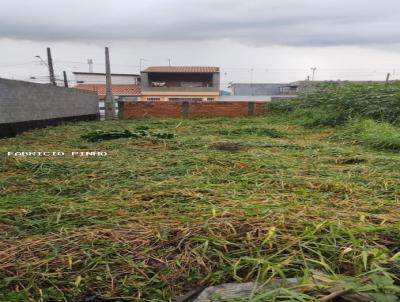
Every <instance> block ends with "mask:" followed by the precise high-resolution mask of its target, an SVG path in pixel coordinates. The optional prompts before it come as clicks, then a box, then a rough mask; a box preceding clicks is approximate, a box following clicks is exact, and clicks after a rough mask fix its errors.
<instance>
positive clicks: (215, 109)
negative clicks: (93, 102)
mask: <svg viewBox="0 0 400 302" xmlns="http://www.w3.org/2000/svg"><path fill="white" fill-rule="evenodd" d="M265 105H266V103H265V102H186V101H183V102H180V101H177V102H173V101H169V102H165V101H141V102H119V112H120V114H119V117H120V118H122V119H132V118H145V117H161V118H170V117H171V118H191V117H216V116H225V117H240V116H249V115H256V114H260V113H263V112H265Z"/></svg>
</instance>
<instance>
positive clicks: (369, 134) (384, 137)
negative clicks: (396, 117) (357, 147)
mask: <svg viewBox="0 0 400 302" xmlns="http://www.w3.org/2000/svg"><path fill="white" fill-rule="evenodd" d="M339 137H340V138H343V139H349V140H352V141H353V142H354V143H357V144H361V145H365V146H369V147H371V148H374V149H386V150H393V151H397V150H400V128H399V127H395V126H393V125H391V124H388V123H378V122H375V121H374V120H361V121H353V122H351V123H349V124H347V125H346V127H344V129H343V132H342V133H340V134H339Z"/></svg>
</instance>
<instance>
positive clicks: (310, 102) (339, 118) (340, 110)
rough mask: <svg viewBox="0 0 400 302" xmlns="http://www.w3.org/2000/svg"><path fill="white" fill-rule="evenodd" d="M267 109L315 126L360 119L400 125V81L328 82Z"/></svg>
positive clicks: (306, 124)
mask: <svg viewBox="0 0 400 302" xmlns="http://www.w3.org/2000/svg"><path fill="white" fill-rule="evenodd" d="M268 109H269V111H271V112H279V113H285V114H289V115H291V116H292V117H293V118H295V119H296V120H298V121H299V122H300V123H302V124H303V125H305V126H313V127H314V126H336V125H343V124H344V123H346V122H347V121H349V120H352V119H360V118H368V119H373V120H376V121H381V122H388V123H391V124H400V82H399V81H396V82H390V83H376V82H366V83H350V82H327V83H323V84H320V85H319V86H318V87H317V88H314V89H312V90H308V91H307V92H305V93H303V94H302V95H300V96H299V97H298V98H297V99H294V100H288V101H280V102H272V103H271V104H269V105H268Z"/></svg>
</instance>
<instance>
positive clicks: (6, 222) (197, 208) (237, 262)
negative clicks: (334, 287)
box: [0, 117, 400, 301]
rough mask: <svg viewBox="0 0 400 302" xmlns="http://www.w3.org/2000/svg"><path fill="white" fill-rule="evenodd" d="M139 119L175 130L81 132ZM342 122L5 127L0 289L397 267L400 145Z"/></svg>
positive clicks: (73, 295) (117, 292)
mask: <svg viewBox="0 0 400 302" xmlns="http://www.w3.org/2000/svg"><path fill="white" fill-rule="evenodd" d="M144 126H146V127H148V128H149V131H154V132H164V133H173V134H175V137H174V138H166V139H163V138H160V137H162V136H159V137H156V136H152V137H138V138H120V139H114V140H108V141H99V142H89V141H87V140H85V139H83V138H81V135H84V134H87V133H90V132H92V131H94V130H97V129H99V130H104V131H114V130H118V131H120V130H125V129H127V130H130V131H131V132H135V131H136V129H145V128H144ZM335 131H340V130H335ZM335 131H334V130H310V129H304V128H302V127H300V126H294V125H290V124H288V123H287V122H285V121H283V120H281V119H279V118H274V117H257V118H245V119H222V118H219V119H201V120H173V119H170V120H142V121H115V122H92V123H79V124H70V125H65V126H60V127H55V128H48V129H43V130H36V131H32V132H30V133H26V134H24V135H21V136H18V137H16V138H10V139H3V140H0V151H1V152H2V153H1V157H0V171H1V179H0V201H1V202H0V280H3V281H1V282H0V300H4V301H28V300H29V299H30V300H32V301H39V300H42V301H72V300H76V301H85V299H86V298H91V297H94V296H97V297H103V298H104V297H108V298H110V297H111V298H123V299H126V300H127V301H132V300H133V301H168V300H169V299H174V298H176V297H178V296H180V295H182V294H183V293H185V292H187V291H190V290H191V289H193V288H196V287H198V286H199V285H210V284H218V283H222V282H227V281H233V280H236V281H247V280H256V279H258V280H259V281H260V282H263V281H267V280H268V279H269V278H271V277H279V278H284V277H302V278H304V279H303V282H307V276H310V275H311V274H312V273H313V272H315V271H318V272H319V274H323V275H324V276H325V277H324V278H323V279H325V280H324V282H328V281H326V279H328V278H330V280H334V281H332V282H336V281H335V280H345V279H346V278H347V277H356V276H360V275H361V274H365V273H366V274H365V275H363V276H362V277H358V278H356V279H354V280H358V281H357V282H360V284H361V283H362V282H369V281H368V280H367V277H368V276H369V274H372V273H375V274H381V273H382V272H387V273H388V274H391V275H390V276H391V278H393V279H394V282H397V280H395V277H396V275H397V276H398V275H399V266H400V265H399V263H398V258H399V257H398V256H399V255H400V254H397V255H396V253H398V252H399V251H400V250H399V246H400V232H399V229H400V223H399V218H400V211H399V195H400V194H399V192H400V155H399V154H398V153H396V152H385V151H374V150H372V149H367V148H366V147H362V146H359V145H354V144H352V143H351V142H350V141H341V140H338V138H337V135H336V133H335ZM6 151H64V152H70V151H106V152H108V156H107V157H95V158H83V157H74V158H72V157H71V156H66V157H62V158H38V157H26V158H14V157H7V156H6V155H5V152H6ZM345 276H347V277H345ZM388 276H389V275H388ZM389 279H390V278H389ZM304 280H305V281H304ZM354 280H353V281H352V282H353V283H352V284H354V282H355V281H354ZM374 280H375V281H376V280H377V279H376V278H375V279H374ZM385 280H386V281H387V279H385ZM385 280H383V281H382V283H384V282H386V281H385ZM321 282H322V281H321ZM338 282H339V281H338ZM377 282H378V283H379V280H378V281H376V283H377ZM328 283H329V282H328ZM389 283H390V282H389ZM378 285H379V284H378ZM360 286H361V285H360ZM353 287H354V286H353ZM303 292H304V291H303ZM376 292H377V293H378V292H379V289H377V290H376ZM319 294H320V293H318V292H307V293H305V296H304V297H303V298H304V300H301V301H310V300H311V298H308V295H309V296H310V297H311V296H314V297H317V296H318V295H319ZM293 299H296V298H293ZM288 300H289V298H287V299H286V300H282V301H288ZM279 301H280V300H279ZM299 301H300V300H299ZM381 301H395V300H381Z"/></svg>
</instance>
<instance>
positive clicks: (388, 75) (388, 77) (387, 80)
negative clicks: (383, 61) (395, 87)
mask: <svg viewBox="0 0 400 302" xmlns="http://www.w3.org/2000/svg"><path fill="white" fill-rule="evenodd" d="M389 79H390V73H388V74H387V75H386V83H389Z"/></svg>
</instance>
